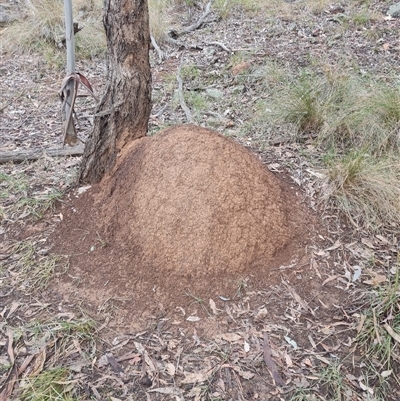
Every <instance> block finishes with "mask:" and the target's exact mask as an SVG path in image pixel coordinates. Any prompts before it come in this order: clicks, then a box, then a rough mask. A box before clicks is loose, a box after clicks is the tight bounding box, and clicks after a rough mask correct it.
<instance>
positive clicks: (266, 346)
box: [263, 332, 285, 387]
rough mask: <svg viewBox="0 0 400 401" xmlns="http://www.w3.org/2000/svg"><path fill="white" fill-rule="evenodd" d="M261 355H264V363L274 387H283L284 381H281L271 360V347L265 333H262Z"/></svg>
mask: <svg viewBox="0 0 400 401" xmlns="http://www.w3.org/2000/svg"><path fill="white" fill-rule="evenodd" d="M263 354H264V362H265V364H266V365H267V368H268V370H269V371H270V373H271V376H272V378H273V379H274V381H275V384H276V386H278V387H283V386H284V385H285V381H284V380H283V379H282V377H281V376H280V374H279V373H278V370H277V368H276V364H275V362H274V360H273V359H272V350H271V345H270V343H269V336H268V334H267V333H266V332H264V345H263Z"/></svg>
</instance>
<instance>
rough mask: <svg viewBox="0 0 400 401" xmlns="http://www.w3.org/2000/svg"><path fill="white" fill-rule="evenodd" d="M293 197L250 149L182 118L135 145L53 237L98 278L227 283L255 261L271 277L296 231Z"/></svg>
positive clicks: (86, 273) (149, 284)
mask: <svg viewBox="0 0 400 401" xmlns="http://www.w3.org/2000/svg"><path fill="white" fill-rule="evenodd" d="M284 201H285V200H284V199H283V194H282V189H281V186H280V183H279V181H278V180H277V179H276V178H275V176H274V175H273V174H272V173H270V172H269V171H268V170H267V169H266V168H265V167H264V165H263V164H262V163H261V161H260V160H259V159H258V158H257V157H255V156H254V155H253V154H251V153H250V152H249V151H248V150H246V149H245V148H243V147H242V146H240V145H238V144H237V143H236V142H234V141H233V140H231V139H227V138H225V137H223V136H221V135H219V134H217V133H215V132H212V131H210V130H207V129H204V128H200V127H196V126H190V125H189V126H178V127H173V128H169V129H167V130H164V131H162V132H161V133H159V134H157V135H156V136H154V137H147V138H143V139H140V140H137V141H135V142H134V143H133V144H132V145H131V146H130V148H129V149H127V150H125V151H124V155H123V156H121V157H120V161H119V163H118V165H117V167H116V168H115V170H114V172H113V173H112V174H111V175H110V176H109V177H107V178H105V179H103V181H102V182H101V183H100V184H99V185H96V186H94V187H92V188H91V189H90V190H88V191H87V192H85V193H84V194H82V195H80V196H79V197H78V198H77V199H73V198H72V202H73V209H70V210H69V211H68V210H65V211H64V213H65V217H64V222H63V223H62V224H61V226H60V227H59V229H58V230H57V231H56V233H55V235H54V236H53V239H54V238H56V241H55V242H56V243H57V242H58V243H59V244H62V246H63V248H62V250H63V251H64V253H65V252H68V253H70V254H71V253H74V254H75V255H76V256H73V257H72V258H71V268H72V269H73V271H72V276H74V277H78V276H79V277H80V279H83V280H84V282H85V283H87V284H88V285H89V286H93V287H95V288H96V287H97V288H99V287H101V288H104V286H105V285H106V286H107V288H109V289H110V291H111V292H114V293H118V294H126V293H129V292H133V293H135V291H137V290H138V289H139V288H142V289H143V288H145V287H146V288H147V289H150V290H151V289H152V288H154V287H155V286H156V287H165V288H168V291H170V290H171V288H172V289H174V288H175V289H176V290H177V291H178V290H179V291H180V289H182V288H185V287H195V288H196V289H197V290H199V288H200V289H204V290H208V287H209V286H210V284H211V285H212V286H213V287H214V288H221V287H227V286H229V285H232V279H233V278H237V277H240V276H241V277H243V276H245V275H247V274H251V273H252V272H255V271H258V272H261V273H263V274H264V276H265V277H268V269H269V267H270V266H272V265H273V261H274V260H275V259H276V256H277V255H278V256H279V255H281V254H282V251H283V249H284V248H285V247H286V246H287V244H288V242H289V241H290V239H291V237H292V236H293V232H292V231H291V230H292V229H293V227H291V226H290V224H289V223H290V222H289V221H288V217H287V207H286V206H285V204H284ZM291 207H293V205H291ZM71 210H73V211H71ZM88 216H90V219H91V221H88ZM71 232H73V233H74V243H73V247H72V248H71V247H70V248H69V247H68V241H66V240H65V239H66V237H68V235H69V236H71ZM57 237H58V240H57ZM72 251H73V252H72ZM287 256H288V257H290V255H289V254H288V255H287ZM281 259H282V258H281ZM74 266H75V267H74ZM74 269H75V270H74ZM143 285H145V287H143ZM182 291H183V290H182Z"/></svg>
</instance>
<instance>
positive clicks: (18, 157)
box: [0, 144, 85, 164]
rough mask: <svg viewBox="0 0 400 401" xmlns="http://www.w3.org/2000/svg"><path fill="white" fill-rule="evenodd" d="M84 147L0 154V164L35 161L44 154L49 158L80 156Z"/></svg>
mask: <svg viewBox="0 0 400 401" xmlns="http://www.w3.org/2000/svg"><path fill="white" fill-rule="evenodd" d="M84 149H85V146H84V145H83V144H81V145H78V146H74V147H70V148H48V149H29V150H19V151H17V152H0V164H1V163H8V162H14V163H20V162H23V161H26V160H37V159H40V157H41V156H42V155H43V154H45V155H47V156H50V157H62V156H80V155H82V154H83V151H84Z"/></svg>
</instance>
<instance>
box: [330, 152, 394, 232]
mask: <svg viewBox="0 0 400 401" xmlns="http://www.w3.org/2000/svg"><path fill="white" fill-rule="evenodd" d="M328 177H329V183H328V189H327V191H326V192H325V194H324V196H325V197H326V198H328V197H330V198H333V199H335V200H336V202H337V204H338V205H339V206H340V208H341V210H342V211H344V212H345V214H346V215H347V216H348V218H349V219H350V220H351V221H353V222H354V223H355V224H356V225H358V226H359V225H361V226H363V227H365V228H367V229H369V230H371V231H378V230H380V229H382V227H383V226H385V225H386V226H388V227H392V228H396V227H400V162H399V159H398V157H396V156H395V155H393V156H391V157H389V156H387V157H386V158H385V159H376V158H374V157H372V156H371V155H370V154H368V153H365V152H359V151H352V152H350V153H348V154H347V155H345V156H343V157H342V158H340V159H338V160H336V161H335V162H333V163H332V164H331V166H330V168H329V171H328Z"/></svg>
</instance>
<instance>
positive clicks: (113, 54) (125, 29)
mask: <svg viewBox="0 0 400 401" xmlns="http://www.w3.org/2000/svg"><path fill="white" fill-rule="evenodd" d="M147 7H148V6H147V0H106V1H105V11H104V12H105V15H104V26H105V30H106V36H107V49H108V55H107V61H108V62H107V88H106V92H105V95H104V97H103V98H102V100H101V101H100V104H99V107H98V109H97V111H96V117H95V120H94V128H93V133H92V136H91V138H90V139H89V140H88V143H87V144H86V148H85V152H84V155H83V159H82V164H81V171H80V177H79V180H80V181H81V182H86V183H95V182H99V181H100V180H101V179H102V178H103V176H104V174H105V173H107V172H108V171H110V170H111V169H112V168H113V166H114V165H115V162H116V160H117V156H118V153H119V152H120V151H121V149H122V148H123V147H124V146H125V145H126V144H128V143H130V142H131V141H133V140H135V139H137V138H140V137H142V136H145V135H146V133H147V125H148V120H149V116H150V111H151V72H150V64H149V45H150V32H149V16H148V8H147Z"/></svg>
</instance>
